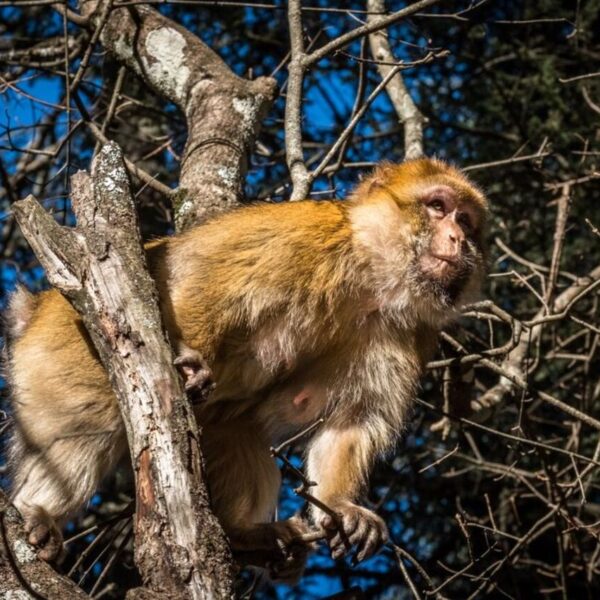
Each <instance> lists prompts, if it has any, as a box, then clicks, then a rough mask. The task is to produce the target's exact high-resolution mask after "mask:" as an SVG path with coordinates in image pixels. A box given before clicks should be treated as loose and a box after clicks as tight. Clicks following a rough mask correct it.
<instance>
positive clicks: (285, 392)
mask: <svg viewBox="0 0 600 600" xmlns="http://www.w3.org/2000/svg"><path fill="white" fill-rule="evenodd" d="M326 407H327V391H326V389H325V386H323V385H321V384H319V383H314V382H298V383H295V384H291V385H284V386H281V387H277V388H275V389H273V390H271V392H270V393H269V395H268V397H267V398H266V400H265V401H264V402H262V403H261V404H259V405H258V407H257V417H258V420H259V421H260V422H261V423H262V424H263V425H264V426H265V429H266V430H267V432H268V435H269V437H270V438H271V439H272V440H273V441H281V440H283V439H285V438H286V437H289V436H291V435H294V434H295V433H297V432H299V431H301V430H302V429H304V428H305V427H307V426H309V425H311V424H312V423H314V422H315V421H316V420H317V419H318V418H319V417H321V416H322V415H323V414H324V412H325V409H326Z"/></svg>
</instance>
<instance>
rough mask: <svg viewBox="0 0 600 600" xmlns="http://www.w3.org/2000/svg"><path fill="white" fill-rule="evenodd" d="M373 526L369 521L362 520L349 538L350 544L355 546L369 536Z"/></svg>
mask: <svg viewBox="0 0 600 600" xmlns="http://www.w3.org/2000/svg"><path fill="white" fill-rule="evenodd" d="M371 526H372V524H371V522H370V521H369V520H368V519H360V520H359V523H358V527H357V528H356V529H355V530H354V531H353V532H352V534H351V535H349V536H348V538H349V539H350V543H351V544H352V545H353V546H355V545H357V544H359V543H360V542H361V541H362V540H364V539H365V538H366V537H367V535H369V529H370V527H371Z"/></svg>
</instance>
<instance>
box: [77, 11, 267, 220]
mask: <svg viewBox="0 0 600 600" xmlns="http://www.w3.org/2000/svg"><path fill="white" fill-rule="evenodd" d="M104 3H105V0H101V1H100V2H99V1H98V0H84V1H83V2H82V3H81V4H82V12H83V14H85V15H90V14H93V15H95V18H93V19H92V23H94V22H95V23H96V24H97V23H98V20H99V18H100V14H101V12H102V10H101V8H102V6H103V5H104ZM100 41H101V42H102V44H103V46H104V47H105V48H106V49H107V50H108V51H109V52H110V53H111V54H112V55H113V56H114V57H115V58H117V59H118V60H120V61H122V62H123V63H124V64H125V65H127V66H128V67H129V68H131V69H132V70H133V71H135V72H136V73H137V74H138V75H139V76H140V77H142V79H143V80H144V82H145V83H146V84H147V85H148V86H149V87H150V88H151V89H153V90H154V91H156V92H157V93H158V94H160V95H162V96H164V97H165V98H168V99H169V100H171V101H172V102H174V103H175V104H176V105H177V106H178V107H179V108H180V109H181V111H182V112H183V113H184V114H185V117H186V120H187V125H188V139H187V143H186V147H185V150H184V153H183V158H182V167H181V177H180V189H181V194H180V195H179V200H178V202H177V205H176V207H175V222H176V226H177V229H178V230H179V231H182V230H184V229H186V228H188V227H189V226H191V225H195V224H197V223H199V222H201V221H203V220H204V219H206V218H207V217H208V216H210V215H211V214H213V213H215V212H219V211H222V210H225V209H228V208H231V207H233V206H235V205H237V203H238V202H239V200H240V199H241V198H242V197H243V185H244V175H245V174H246V170H247V157H248V155H249V154H250V153H251V152H252V150H253V148H254V142H255V138H256V134H257V133H258V130H259V128H260V125H261V121H262V119H263V117H264V116H265V115H266V113H267V111H268V110H269V108H270V106H271V104H272V102H273V99H274V96H275V89H276V84H275V80H274V79H272V78H269V77H259V78H258V79H256V80H254V81H249V80H247V79H242V78H240V77H237V76H236V75H235V74H234V73H232V72H231V70H230V69H229V67H228V66H227V65H226V64H225V63H224V62H223V61H222V60H221V58H220V57H219V56H218V55H217V54H215V53H214V52H213V51H212V50H211V49H210V48H209V47H208V46H206V45H205V44H204V43H203V42H202V41H201V40H200V39H198V38H197V37H196V36H195V35H193V34H192V33H190V32H189V31H188V30H186V29H185V28H184V27H181V26H180V25H177V24H176V23H174V22H173V21H171V20H169V19H167V18H166V17H163V16H162V15H161V14H160V13H158V12H157V11H155V10H154V9H152V8H149V7H146V6H130V7H128V8H120V9H116V10H113V11H112V12H111V13H110V16H109V17H108V19H107V21H106V24H105V25H104V28H103V30H102V34H101V35H100Z"/></svg>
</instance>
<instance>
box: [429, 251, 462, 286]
mask: <svg viewBox="0 0 600 600" xmlns="http://www.w3.org/2000/svg"><path fill="white" fill-rule="evenodd" d="M420 262H421V269H422V270H423V272H424V273H425V274H426V275H428V276H430V277H434V278H435V279H440V280H445V279H452V278H454V277H456V275H458V274H459V273H460V271H461V270H462V268H461V261H460V260H459V258H458V257H456V256H446V255H442V254H433V253H432V252H428V253H427V254H425V255H424V256H422V257H421V261H420Z"/></svg>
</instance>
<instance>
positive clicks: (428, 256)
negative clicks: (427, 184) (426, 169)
mask: <svg viewBox="0 0 600 600" xmlns="http://www.w3.org/2000/svg"><path fill="white" fill-rule="evenodd" d="M420 201H421V203H422V204H423V205H424V207H425V210H426V214H427V218H428V220H429V225H430V227H431V231H432V235H431V243H430V246H429V249H428V251H426V252H425V253H424V254H423V255H422V256H421V258H420V265H421V268H422V270H423V272H424V273H426V274H427V275H428V276H430V277H433V278H434V279H437V280H439V281H440V282H450V281H452V279H454V278H455V277H456V276H457V275H459V274H461V273H463V272H464V271H465V267H466V262H465V259H466V253H467V249H468V248H467V240H468V239H469V238H471V239H472V236H473V234H474V233H475V232H476V230H477V229H478V227H479V216H478V214H477V212H476V210H475V209H474V207H473V206H471V205H470V203H466V202H461V201H460V199H459V198H458V195H457V193H456V192H455V191H454V190H453V189H452V188H451V187H449V186H446V185H436V186H434V187H431V188H430V189H428V190H427V191H426V192H425V193H424V194H423V196H422V198H421V199H420Z"/></svg>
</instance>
